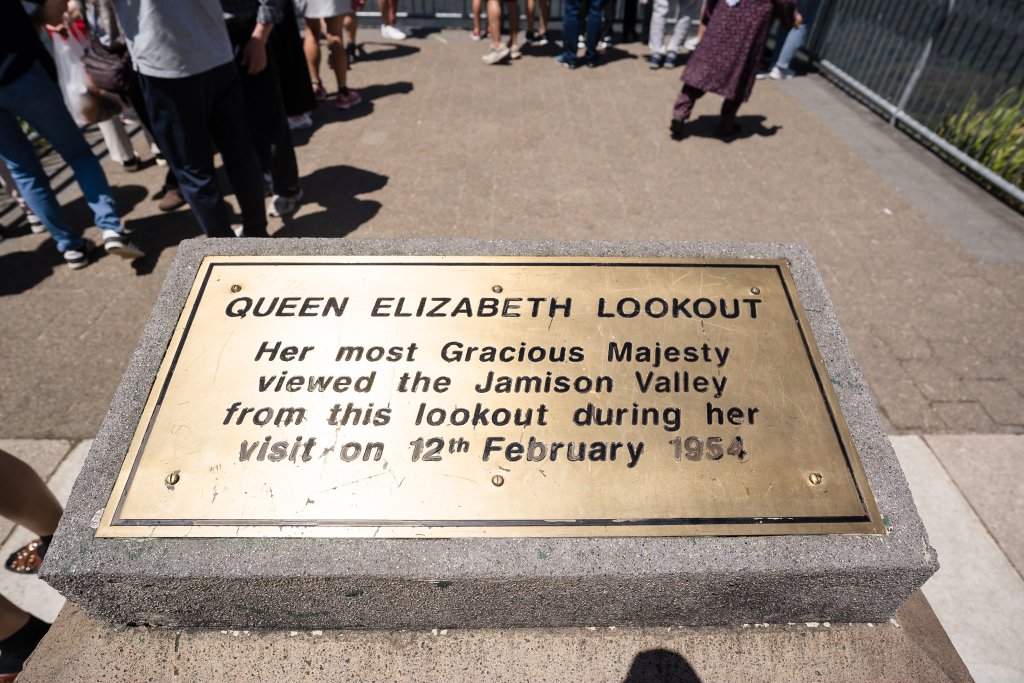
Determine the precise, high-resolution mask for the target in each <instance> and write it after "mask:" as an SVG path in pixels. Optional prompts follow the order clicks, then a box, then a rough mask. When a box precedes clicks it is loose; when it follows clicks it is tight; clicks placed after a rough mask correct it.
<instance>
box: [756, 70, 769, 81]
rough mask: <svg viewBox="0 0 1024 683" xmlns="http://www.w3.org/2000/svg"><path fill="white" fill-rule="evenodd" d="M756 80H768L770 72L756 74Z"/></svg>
mask: <svg viewBox="0 0 1024 683" xmlns="http://www.w3.org/2000/svg"><path fill="white" fill-rule="evenodd" d="M754 78H755V79H756V80H759V81H763V80H764V79H766V78H768V72H767V71H758V72H757V73H756V74H754Z"/></svg>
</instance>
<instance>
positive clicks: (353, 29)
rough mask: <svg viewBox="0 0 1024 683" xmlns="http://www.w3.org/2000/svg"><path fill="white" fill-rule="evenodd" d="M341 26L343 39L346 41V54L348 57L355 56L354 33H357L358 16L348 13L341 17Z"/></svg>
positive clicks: (355, 43)
mask: <svg viewBox="0 0 1024 683" xmlns="http://www.w3.org/2000/svg"><path fill="white" fill-rule="evenodd" d="M341 25H342V27H343V28H344V29H345V38H346V39H347V40H348V50H347V52H348V54H349V56H350V57H355V55H356V46H357V45H358V43H357V42H356V33H357V32H358V31H359V16H358V15H357V14H356V13H355V12H349V13H348V14H346V15H344V16H342V17H341Z"/></svg>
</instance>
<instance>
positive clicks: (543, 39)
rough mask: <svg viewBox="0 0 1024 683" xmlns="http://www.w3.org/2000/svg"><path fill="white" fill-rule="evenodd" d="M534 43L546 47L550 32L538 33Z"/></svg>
mask: <svg viewBox="0 0 1024 683" xmlns="http://www.w3.org/2000/svg"><path fill="white" fill-rule="evenodd" d="M533 44H534V45H536V46H537V47H544V46H545V45H547V44H548V34H546V33H538V34H537V35H536V37H535V38H534V39H533Z"/></svg>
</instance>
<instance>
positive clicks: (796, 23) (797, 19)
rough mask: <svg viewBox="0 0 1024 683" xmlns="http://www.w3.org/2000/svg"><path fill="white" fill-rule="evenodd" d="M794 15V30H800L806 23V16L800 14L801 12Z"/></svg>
mask: <svg viewBox="0 0 1024 683" xmlns="http://www.w3.org/2000/svg"><path fill="white" fill-rule="evenodd" d="M794 15H795V18H794V19H793V28H800V27H801V26H803V23H804V15H802V14H800V12H794Z"/></svg>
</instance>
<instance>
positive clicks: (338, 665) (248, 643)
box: [18, 593, 971, 683]
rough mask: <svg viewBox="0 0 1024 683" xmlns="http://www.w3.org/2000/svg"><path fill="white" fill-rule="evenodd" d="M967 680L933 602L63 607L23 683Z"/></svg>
mask: <svg viewBox="0 0 1024 683" xmlns="http://www.w3.org/2000/svg"><path fill="white" fill-rule="evenodd" d="M140 680H146V681H151V682H152V683H163V682H167V683H171V682H174V683H178V682H180V681H223V682H224V683H231V682H233V681H253V680H273V681H280V682H281V683H288V682H289V681H303V682H304V681H330V682H331V683H336V682H341V681H359V682H365V683H370V682H373V681H382V682H384V681H387V682H389V683H396V682H405V681H409V682H411V681H416V682H417V683H431V682H435V681H436V682H437V683H442V682H445V683H447V682H449V681H470V680H476V681H488V682H491V683H502V682H504V681H510V682H511V681H537V682H538V683H542V682H549V681H550V682H560V681H588V683H605V682H607V683H613V682H614V683H621V682H623V681H625V682H627V683H642V682H654V681H657V682H659V683H700V682H703V683H716V682H722V683H726V682H728V683H732V682H734V681H745V682H749V683H760V682H762V681H764V682H766V683H767V682H769V681H772V682H774V681H792V682H793V683H801V682H803V681H807V682H811V681H823V680H827V681H833V682H835V683H847V682H849V683H853V682H854V681H856V682H862V681H875V682H878V683H885V682H888V681H892V682H893V683H897V682H899V683H906V682H908V681H927V682H928V683H954V682H955V683H967V682H969V681H971V677H970V674H969V673H968V671H967V669H966V668H965V667H964V665H963V663H962V662H961V661H960V659H959V657H958V656H957V654H956V651H955V650H954V649H953V647H952V645H951V644H950V643H949V640H948V639H947V638H946V637H945V635H944V633H943V632H942V627H941V626H940V625H939V623H938V621H937V620H936V619H935V615H934V614H933V613H932V612H931V609H930V608H929V607H928V603H927V601H926V600H925V599H924V598H923V597H922V596H921V595H920V594H919V593H918V594H915V595H914V596H913V597H912V598H911V599H910V600H908V601H907V603H906V604H905V605H904V607H903V608H902V609H901V610H900V612H899V614H898V615H897V616H896V618H895V620H894V621H893V622H889V623H884V624H857V625H849V624H813V625H810V624H794V625H791V626H785V625H783V626H765V625H760V624H749V625H747V626H746V627H740V628H735V629H716V628H685V627H663V628H610V629H609V628H566V629H506V630H498V629H481V630H455V629H451V630H436V629H435V630H433V631H216V630H200V629H174V630H163V629H152V628H145V627H114V626H111V625H109V624H106V623H103V622H100V621H95V620H92V619H89V618H88V617H87V616H85V615H84V614H83V613H82V612H81V611H80V610H78V609H77V608H75V607H73V606H69V607H67V608H66V609H65V610H64V611H63V612H61V615H60V617H59V618H58V619H57V622H56V623H55V624H54V626H53V628H52V629H51V630H50V633H49V634H48V635H47V636H46V638H45V639H44V640H43V642H42V643H41V644H40V646H39V648H38V649H37V650H36V652H35V653H34V654H33V655H32V657H31V659H29V661H28V663H27V667H26V669H25V671H24V673H23V674H22V675H21V677H19V679H18V681H19V683H40V682H42V681H62V682H64V683H77V682H82V683H86V682H88V683H129V682H132V683H134V682H135V681H140Z"/></svg>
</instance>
